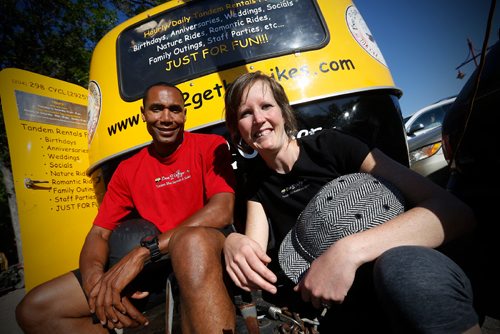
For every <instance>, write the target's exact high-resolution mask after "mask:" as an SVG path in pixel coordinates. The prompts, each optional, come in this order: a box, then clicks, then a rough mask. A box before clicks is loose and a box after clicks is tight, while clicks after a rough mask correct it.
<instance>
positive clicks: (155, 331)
mask: <svg viewBox="0 0 500 334" xmlns="http://www.w3.org/2000/svg"><path fill="white" fill-rule="evenodd" d="M24 294H25V290H24V289H17V290H13V291H11V292H9V293H7V294H5V295H3V296H1V297H0V334H23V332H22V330H21V329H20V328H19V326H18V325H17V323H16V317H15V313H14V312H15V308H16V305H17V304H18V303H19V302H20V300H21V299H22V298H23V297H24ZM147 313H148V314H147V316H148V318H149V319H150V321H151V324H150V326H148V327H149V328H147V329H144V328H141V329H137V330H132V329H129V330H126V331H119V332H118V333H117V334H119V333H123V334H133V333H143V334H145V333H148V334H162V333H164V324H165V322H164V321H165V318H164V316H165V307H164V305H158V306H157V307H155V308H153V309H152V310H150V311H148V312H147ZM174 317H175V315H174ZM175 323H177V321H175V320H174V324H175ZM240 325H242V324H240ZM260 325H261V331H262V329H264V328H263V327H262V326H263V324H262V323H260ZM238 327H240V326H238ZM240 328H241V327H240ZM177 329H178V328H175V326H174V330H173V333H177V332H178V331H177ZM481 330H482V334H500V320H498V319H493V318H490V317H486V319H485V321H484V323H483V326H482V328H481ZM265 332H267V331H266V330H264V331H262V333H265ZM269 333H271V332H269Z"/></svg>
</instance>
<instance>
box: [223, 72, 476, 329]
mask: <svg viewBox="0 0 500 334" xmlns="http://www.w3.org/2000/svg"><path fill="white" fill-rule="evenodd" d="M225 102H226V125H227V127H228V129H229V132H230V135H231V139H232V141H233V142H234V143H235V144H236V145H238V146H240V147H241V146H247V147H250V148H252V149H254V150H256V151H257V152H258V153H259V155H260V157H261V158H262V160H263V162H264V163H265V166H264V168H263V169H258V171H257V172H255V173H253V174H252V175H250V177H249V179H250V180H251V181H250V184H251V185H252V190H251V191H249V198H248V201H247V218H246V227H245V234H240V233H233V234H231V235H229V236H228V237H227V240H226V242H225V246H224V255H225V260H226V268H227V271H228V273H229V275H230V276H231V278H232V279H233V281H234V282H235V284H236V285H237V286H238V287H239V288H241V289H243V290H245V291H252V290H257V289H259V290H263V291H265V292H268V293H270V294H276V293H278V292H279V291H278V284H277V281H278V276H277V272H276V271H277V270H276V268H277V266H276V265H274V266H273V265H272V264H276V263H277V262H278V260H277V258H276V251H275V250H268V249H267V245H268V239H269V236H270V233H271V232H272V233H273V235H274V237H275V238H276V243H277V245H279V243H280V242H281V240H282V239H283V238H284V236H285V235H286V233H287V232H288V231H289V230H290V229H291V228H292V227H293V225H294V224H295V222H296V219H297V217H298V215H299V214H300V212H301V211H302V210H303V209H304V207H305V206H306V205H307V203H308V202H309V200H310V199H311V198H312V197H313V196H314V195H315V194H316V193H317V192H318V190H319V189H320V188H321V187H322V186H323V185H324V184H326V183H327V182H329V181H331V180H333V179H335V178H336V177H338V176H341V175H345V174H350V173H358V172H361V173H369V174H372V175H374V176H376V177H380V178H383V179H385V180H387V181H389V182H390V183H392V184H393V185H394V186H396V187H397V188H398V189H399V190H400V192H401V193H402V195H403V196H404V200H405V203H406V205H407V210H406V211H405V212H404V213H402V214H400V215H398V216H397V217H395V218H393V219H391V220H390V221H388V222H386V223H384V224H381V225H379V226H376V227H374V228H371V229H369V230H366V231H362V232H359V233H356V234H352V235H349V236H346V237H344V238H342V239H340V240H339V241H337V242H335V243H334V244H333V245H332V246H331V247H329V248H328V249H327V250H326V251H325V252H324V253H323V254H322V255H321V256H319V257H318V258H316V259H315V260H314V261H313V262H312V263H311V266H310V268H309V270H308V271H307V272H306V273H305V275H304V276H303V277H302V279H301V280H300V282H299V283H298V284H296V285H289V284H288V285H287V284H285V286H284V288H283V289H286V288H287V286H289V287H290V288H292V289H293V291H295V292H296V293H297V295H300V297H301V298H302V300H303V301H305V302H307V303H309V302H310V303H311V304H312V305H313V306H314V307H315V308H317V309H319V308H321V307H322V306H323V307H324V306H331V305H334V304H343V305H341V306H340V307H338V306H337V307H338V310H337V311H336V312H329V313H337V314H341V313H342V311H341V309H342V308H343V307H344V306H345V305H349V307H350V310H352V312H357V310H358V308H359V309H361V308H363V305H380V306H381V307H377V306H373V307H376V309H372V310H373V311H374V313H377V312H376V311H378V310H380V309H383V310H384V311H386V314H388V316H389V318H391V325H392V327H393V329H394V330H403V329H404V331H405V332H407V333H408V332H412V331H416V332H435V331H440V332H447V333H452V332H456V333H458V332H466V331H469V332H470V333H474V332H477V333H479V332H480V331H479V326H478V318H477V315H476V313H475V311H474V309H473V307H472V292H471V291H470V287H469V282H468V279H467V277H466V276H465V274H464V273H463V272H462V271H461V269H460V268H458V267H457V266H456V265H455V264H454V263H453V262H452V261H451V260H450V259H448V258H447V257H445V256H444V255H443V254H441V253H439V252H437V251H435V250H433V248H436V247H438V246H440V245H442V244H443V243H444V242H446V241H448V240H452V239H455V238H457V237H458V236H460V235H463V234H464V233H466V232H468V231H470V230H471V229H472V228H473V226H474V218H473V215H472V212H471V210H470V209H469V208H468V207H467V206H465V205H464V204H463V203H462V202H461V201H459V200H458V199H457V198H455V197H454V196H452V195H451V194H449V193H447V192H446V191H445V190H444V189H442V188H440V187H439V186H437V185H435V184H434V183H432V182H431V181H429V180H427V179H426V178H424V177H422V176H420V175H418V174H417V173H415V172H413V171H411V170H410V169H408V168H407V167H405V166H403V165H401V164H399V163H398V162H396V161H394V160H392V159H391V158H389V157H388V156H386V155H385V154H384V153H383V152H381V151H380V150H378V149H377V148H374V147H369V146H368V145H367V144H365V143H364V142H363V141H361V140H359V139H357V138H355V137H352V136H350V135H348V134H345V133H342V132H340V131H337V130H323V131H321V132H320V133H318V134H316V135H312V136H308V137H305V138H301V139H296V138H295V137H294V134H295V132H296V125H295V124H296V122H295V119H294V115H293V111H292V108H291V106H290V105H289V102H288V98H287V96H286V94H285V92H284V90H283V88H282V87H281V85H280V84H279V83H278V82H276V81H275V80H274V79H273V78H271V77H268V76H266V75H263V74H262V73H260V72H255V73H247V74H244V75H242V76H240V77H239V78H238V79H237V80H236V81H235V82H234V83H233V84H232V85H231V86H230V87H229V88H228V90H227V93H226V97H225ZM268 220H269V221H270V225H271V229H272V230H270V228H269V224H268ZM376 260H377V261H376ZM366 264H370V265H372V266H370V275H366V276H364V275H363V276H362V275H361V274H360V271H361V270H358V269H360V268H361V267H363V268H365V267H366ZM372 267H373V273H374V274H375V275H374V278H373V282H372V281H371V272H372V270H371V268H372ZM272 269H273V270H274V272H273V270H272ZM361 276H362V277H363V279H362V280H361V282H359V283H358V282H357V281H358V277H361ZM365 278H366V279H365ZM288 283H289V282H288ZM354 283H355V284H354ZM373 283H374V284H375V289H374V290H375V292H376V295H377V296H378V298H379V299H380V300H379V301H377V300H375V301H374V300H370V303H367V300H366V299H376V297H375V294H374V295H370V294H365V293H364V292H363V293H361V294H356V293H355V292H354V288H353V287H354V286H357V285H358V284H359V285H361V286H363V285H366V286H371V285H372V284H373ZM360 291H365V290H363V289H361V290H360ZM360 296H361V298H360ZM363 298H364V299H363ZM346 307H347V306H346ZM367 313H369V311H368V312H365V313H362V314H367ZM332 316H334V314H332ZM353 319H354V321H356V322H358V323H362V322H363V321H362V319H359V318H353ZM350 325H352V326H354V325H357V324H354V323H351V324H350ZM385 325H386V327H388V326H389V324H388V323H386V324H385ZM370 327H371V328H373V324H370Z"/></svg>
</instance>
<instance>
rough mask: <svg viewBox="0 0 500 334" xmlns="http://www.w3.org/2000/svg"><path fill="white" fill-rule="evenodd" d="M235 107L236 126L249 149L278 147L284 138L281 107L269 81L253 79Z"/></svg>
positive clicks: (285, 141)
mask: <svg viewBox="0 0 500 334" xmlns="http://www.w3.org/2000/svg"><path fill="white" fill-rule="evenodd" d="M242 96H243V97H242V101H241V104H240V106H239V108H238V130H239V132H240V135H241V138H242V139H243V140H244V141H245V142H246V143H247V144H248V145H249V146H250V147H252V148H253V149H255V150H257V151H259V152H261V151H264V150H271V151H278V150H280V149H281V147H282V146H283V145H284V144H285V143H287V142H288V137H287V134H286V132H285V125H284V119H283V114H282V111H281V108H280V107H279V106H278V104H277V102H276V100H275V99H274V96H273V93H272V91H271V89H270V87H269V85H268V84H267V83H265V82H263V81H260V80H259V81H257V82H255V83H254V84H253V86H251V87H249V88H247V89H246V90H245V91H244V92H243V95H242Z"/></svg>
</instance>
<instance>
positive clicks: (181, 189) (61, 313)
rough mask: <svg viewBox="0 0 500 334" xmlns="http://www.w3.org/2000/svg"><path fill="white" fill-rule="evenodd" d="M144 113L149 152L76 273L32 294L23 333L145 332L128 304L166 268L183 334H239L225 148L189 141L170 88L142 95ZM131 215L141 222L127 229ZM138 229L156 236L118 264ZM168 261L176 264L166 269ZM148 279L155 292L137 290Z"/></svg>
mask: <svg viewBox="0 0 500 334" xmlns="http://www.w3.org/2000/svg"><path fill="white" fill-rule="evenodd" d="M141 113H142V119H143V121H144V122H146V125H147V130H148V132H149V134H150V135H151V137H152V139H153V140H152V143H151V144H150V145H149V146H147V147H145V148H143V149H141V150H140V151H139V152H138V153H137V154H135V155H134V156H132V157H131V158H129V159H127V160H125V161H123V162H121V164H120V165H119V166H118V168H117V169H116V171H115V172H114V174H113V177H112V179H111V181H110V183H109V185H108V189H107V192H106V194H105V196H104V199H103V201H102V203H101V206H100V208H99V212H98V214H97V217H96V218H95V220H94V224H93V226H92V228H91V230H90V232H89V234H88V235H87V238H86V240H85V244H84V246H83V249H82V251H81V255H80V268H79V269H78V270H75V271H74V272H70V273H67V274H65V275H62V276H60V277H58V278H55V279H53V280H52V281H49V282H46V283H44V284H42V285H40V286H38V287H36V288H34V289H33V290H31V291H30V292H29V293H28V294H27V295H26V296H25V298H24V299H23V300H22V301H21V303H20V304H19V306H18V307H17V310H16V315H17V320H18V323H19V324H20V326H21V328H22V329H23V330H24V331H25V332H26V333H31V332H37V333H38V332H50V333H51V334H54V333H107V331H108V329H114V328H127V327H137V326H141V325H147V324H148V320H147V319H146V318H145V317H144V315H143V314H142V313H141V312H140V311H139V310H138V309H137V307H136V306H134V304H132V301H133V300H142V299H143V298H144V297H146V296H148V295H149V293H150V291H148V290H149V288H151V289H152V288H153V287H152V286H153V284H154V281H159V280H161V279H160V278H159V276H166V275H168V270H167V269H166V268H165V266H163V267H162V266H160V267H161V268H162V270H160V272H158V270H156V269H155V270H156V271H155V270H149V269H148V268H152V267H151V266H154V265H157V264H158V263H160V262H162V261H163V262H168V266H171V270H173V272H174V274H175V277H176V280H177V282H178V285H179V295H180V305H181V322H182V329H183V332H184V333H222V332H223V331H224V330H228V332H230V331H231V330H232V331H234V329H235V312H234V307H233V304H232V301H231V298H230V296H229V293H228V292H227V289H226V287H225V285H224V282H223V268H222V264H221V252H222V246H223V242H224V235H223V234H222V232H221V231H220V229H221V228H223V227H226V226H228V225H230V224H231V222H232V217H233V207H234V190H233V189H234V175H233V170H232V167H231V164H230V163H231V156H230V153H229V147H228V145H227V142H226V141H225V140H224V139H223V138H222V137H220V136H217V135H206V134H192V133H189V132H185V131H184V124H185V122H186V109H185V107H184V100H183V96H182V93H181V91H180V90H179V89H178V88H176V87H174V86H171V85H169V84H166V83H159V84H155V85H153V86H151V87H149V88H148V89H147V90H146V93H145V95H144V99H143V107H141ZM133 215H134V217H136V216H137V215H138V216H139V217H140V219H137V218H135V219H130V217H131V216H133ZM151 223H152V224H151ZM145 224H146V225H145ZM124 226H126V228H124ZM134 229H135V230H139V231H141V230H146V229H150V230H151V229H153V230H156V231H157V233H156V235H153V236H146V237H143V235H141V236H140V239H139V240H134V241H132V247H131V249H127V250H126V251H121V252H122V253H124V254H120V255H118V256H116V257H115V258H114V260H113V255H114V253H115V252H116V248H117V247H115V244H116V243H118V246H119V247H118V248H120V247H121V246H123V245H122V243H123V241H124V240H126V239H127V238H128V235H134V234H137V233H136V232H133V231H134ZM139 234H140V233H139ZM153 234H155V233H153ZM133 237H134V238H136V237H137V236H136V235H134V236H133ZM117 240H118V241H117ZM128 243H130V240H128ZM119 252H120V251H119ZM165 254H168V256H169V258H170V261H165V260H162V257H163V258H164V255H165ZM108 259H109V261H110V263H108ZM108 267H109V268H108ZM155 268H156V267H155ZM169 268H170V267H169ZM146 269H148V270H146ZM152 272H153V273H154V274H151V273H152ZM143 275H147V276H149V281H148V282H149V283H147V284H145V286H144V284H143V285H137V284H135V283H136V282H137V281H138V280H139V278H140V277H141V276H143ZM82 290H83V292H84V293H82Z"/></svg>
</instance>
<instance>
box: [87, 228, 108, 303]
mask: <svg viewBox="0 0 500 334" xmlns="http://www.w3.org/2000/svg"><path fill="white" fill-rule="evenodd" d="M110 235H111V231H110V230H107V229H105V228H102V227H99V226H95V225H93V226H92V228H91V229H90V231H89V233H88V234H87V237H86V238H85V243H84V244H83V248H82V251H81V253H80V272H81V274H82V281H83V290H84V292H85V294H86V295H87V297H88V296H89V295H90V291H91V290H92V288H93V287H94V286H95V285H96V284H97V282H98V281H99V280H100V279H101V277H102V275H103V274H104V267H105V265H106V261H107V260H108V252H109V248H108V239H109V236H110Z"/></svg>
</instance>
